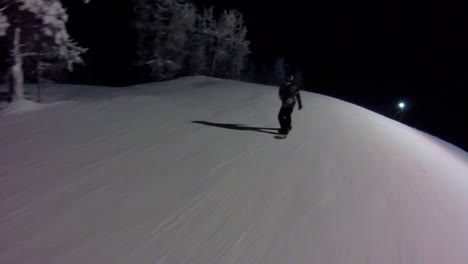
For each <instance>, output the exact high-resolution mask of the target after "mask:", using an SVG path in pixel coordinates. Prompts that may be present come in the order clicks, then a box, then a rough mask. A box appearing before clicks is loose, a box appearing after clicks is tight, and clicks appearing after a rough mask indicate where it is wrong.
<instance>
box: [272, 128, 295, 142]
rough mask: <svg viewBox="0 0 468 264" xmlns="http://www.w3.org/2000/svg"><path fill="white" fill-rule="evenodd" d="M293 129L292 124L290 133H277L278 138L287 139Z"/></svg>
mask: <svg viewBox="0 0 468 264" xmlns="http://www.w3.org/2000/svg"><path fill="white" fill-rule="evenodd" d="M291 129H292V126H291V127H290V128H289V129H288V133H286V134H281V133H279V134H277V135H275V138H276V139H286V138H287V137H288V134H289V132H290V131H291Z"/></svg>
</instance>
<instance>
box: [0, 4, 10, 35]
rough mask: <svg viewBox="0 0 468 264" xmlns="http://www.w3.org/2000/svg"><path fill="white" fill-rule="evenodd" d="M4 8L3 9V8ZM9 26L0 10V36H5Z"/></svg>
mask: <svg viewBox="0 0 468 264" xmlns="http://www.w3.org/2000/svg"><path fill="white" fill-rule="evenodd" d="M4 8H5V7H4ZM9 26H10V24H9V23H8V19H7V17H6V16H5V15H4V14H3V9H0V36H5V35H6V32H7V28H8V27H9Z"/></svg>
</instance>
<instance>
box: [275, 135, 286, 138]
mask: <svg viewBox="0 0 468 264" xmlns="http://www.w3.org/2000/svg"><path fill="white" fill-rule="evenodd" d="M287 137H288V134H278V135H275V138H276V139H286V138H287Z"/></svg>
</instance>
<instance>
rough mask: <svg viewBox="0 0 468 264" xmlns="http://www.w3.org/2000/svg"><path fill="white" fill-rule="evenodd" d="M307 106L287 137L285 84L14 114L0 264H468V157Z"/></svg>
mask: <svg viewBox="0 0 468 264" xmlns="http://www.w3.org/2000/svg"><path fill="white" fill-rule="evenodd" d="M303 100H304V109H303V110H302V111H297V109H296V110H295V112H294V113H293V126H294V129H293V131H292V132H291V134H290V136H289V137H288V138H287V139H286V140H277V139H274V138H273V135H272V134H270V133H272V132H274V130H271V129H270V128H276V127H277V121H276V114H277V111H278V107H279V102H278V98H277V90H276V88H275V87H268V86H260V85H254V84H248V83H241V82H234V81H225V80H219V79H212V78H205V77H192V78H182V79H178V80H175V81H171V82H165V83H158V84H146V85H140V86H134V87H127V88H106V87H85V86H50V87H49V88H48V89H47V91H46V103H47V104H48V105H49V106H50V107H38V108H32V109H31V107H29V108H27V109H29V111H19V110H18V111H17V110H15V111H7V110H8V109H3V110H2V111H3V112H4V113H3V114H1V113H0V164H1V166H0V263H2V264H3V263H6V264H10V263H12V264H13V263H14V264H18V263H47V264H53V263H57V264H63V263H67V264H68V263H80V264H81V263H158V264H175V263H187V264H188V263H190V264H197V263H199V264H209V263H213V264H228V263H242V264H244V263H264V264H280V263H281V264H284V263H294V264H301V263H320V264H338V263H356V264H358V263H359V264H362V263H378V264H387V263H388V264H390V263H391V264H394V263H421V264H422V263H424V264H427V263H434V264H440V263H450V264H466V263H468V155H467V153H466V152H464V151H462V150H460V149H458V148H456V147H455V146H453V145H450V144H448V143H445V142H443V141H441V140H439V139H436V138H434V137H432V136H429V135H427V134H425V133H422V132H419V131H417V130H414V129H412V128H410V127H407V126H405V125H402V124H400V123H397V122H395V121H393V120H390V119H387V118H385V117H383V116H380V115H377V114H375V113H373V112H370V111H367V110H365V109H363V108H360V107H358V106H355V105H351V104H349V103H346V102H343V101H340V100H337V99H333V98H330V97H326V96H322V95H318V94H313V93H303ZM58 102H60V103H58ZM47 104H46V105H47ZM16 108H18V106H16ZM19 109H21V107H19ZM6 113H8V114H6ZM259 128H264V129H259Z"/></svg>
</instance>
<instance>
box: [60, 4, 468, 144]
mask: <svg viewBox="0 0 468 264" xmlns="http://www.w3.org/2000/svg"><path fill="white" fill-rule="evenodd" d="M77 2H78V1H76V0H66V1H65V3H68V5H69V12H70V24H69V28H70V33H71V34H72V36H74V38H75V39H76V40H77V41H78V42H79V43H80V44H81V45H82V46H85V47H88V48H90V50H89V52H88V54H87V55H86V58H85V59H86V61H87V64H88V66H87V67H86V68H81V69H79V70H78V71H77V73H76V74H75V76H76V78H77V80H79V81H81V82H88V83H95V84H106V85H125V84H128V83H130V82H132V78H133V77H129V76H134V75H135V71H134V69H132V67H130V64H131V62H132V56H133V55H134V50H135V41H134V31H133V30H132V26H131V19H132V10H131V8H132V5H131V3H130V1H128V0H127V1H112V0H94V1H92V2H91V4H89V5H83V4H77ZM194 2H195V4H197V6H199V7H203V6H205V7H207V6H212V5H213V6H215V8H216V10H218V11H219V10H222V9H230V8H235V9H238V10H239V11H241V12H242V13H243V14H244V18H245V21H246V25H247V27H248V30H249V33H248V38H249V40H250V41H251V50H252V58H254V60H255V61H256V62H258V63H267V62H273V61H274V60H275V58H277V57H280V56H283V57H286V58H287V59H289V60H290V61H292V62H294V63H295V64H297V65H298V67H300V68H301V69H302V70H303V72H304V76H305V80H306V86H307V87H306V88H307V89H308V90H310V91H313V92H318V93H322V94H326V95H330V96H334V97H337V98H340V99H343V100H346V101H349V102H352V103H355V104H358V105H360V106H363V107H365V108H368V109H370V110H372V111H375V112H377V113H380V114H383V115H386V116H389V117H391V116H392V114H393V113H395V111H396V109H395V105H396V103H397V100H399V99H405V100H407V102H408V103H409V104H410V105H409V109H408V112H407V113H406V115H405V116H404V119H403V122H404V123H406V124H408V125H410V126H412V127H415V128H417V129H420V130H423V131H425V132H428V133H430V134H433V135H435V136H438V137H440V138H442V139H443V140H446V141H448V142H451V143H453V144H455V145H457V146H459V147H462V148H464V149H465V150H468V141H467V138H468V136H467V135H468V103H467V95H466V94H467V90H468V82H467V79H468V41H467V40H466V35H467V34H468V27H467V26H466V25H468V21H467V18H466V17H467V16H466V14H465V12H464V10H466V9H465V8H464V6H462V4H461V1H460V4H458V3H455V2H450V1H446V0H432V1H408V0H406V1H403V0H392V1H390V0H386V1H339V0H332V1H316V2H314V3H311V2H310V1H298V0H289V1H279V3H275V2H274V1H265V0H262V1H260V0H257V1H240V0H237V1H235V0H224V1H223V0H196V1H194Z"/></svg>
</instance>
